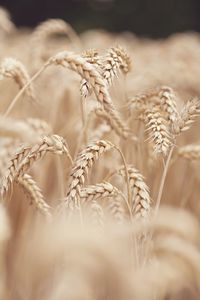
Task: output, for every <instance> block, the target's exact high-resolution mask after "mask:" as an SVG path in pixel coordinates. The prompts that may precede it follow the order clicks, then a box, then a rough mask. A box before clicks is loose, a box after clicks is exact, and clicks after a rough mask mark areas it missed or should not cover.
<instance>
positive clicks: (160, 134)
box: [145, 107, 171, 155]
mask: <svg viewBox="0 0 200 300" xmlns="http://www.w3.org/2000/svg"><path fill="white" fill-rule="evenodd" d="M145 125H146V128H147V132H148V135H149V139H150V140H151V141H152V142H153V144H154V151H155V153H157V154H163V155H166V154H167V152H168V150H169V147H170V146H171V141H170V139H171V136H170V133H169V131H168V128H167V124H166V120H165V119H164V118H163V117H162V115H161V113H160V112H159V110H158V109H157V108H156V107H152V109H147V110H146V111H145Z"/></svg>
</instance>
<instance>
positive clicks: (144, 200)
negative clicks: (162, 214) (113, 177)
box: [118, 165, 151, 218]
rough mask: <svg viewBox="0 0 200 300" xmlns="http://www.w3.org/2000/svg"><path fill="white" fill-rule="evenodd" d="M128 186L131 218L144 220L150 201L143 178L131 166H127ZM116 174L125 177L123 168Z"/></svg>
mask: <svg viewBox="0 0 200 300" xmlns="http://www.w3.org/2000/svg"><path fill="white" fill-rule="evenodd" d="M127 169H128V176H129V185H130V188H131V196H132V197H131V199H132V200H131V210H132V214H133V217H135V218H141V217H142V218H146V217H147V216H148V215H149V213H150V208H151V200H150V195H149V188H148V186H147V185H146V183H145V182H144V177H143V176H142V175H141V174H140V172H139V171H138V170H137V169H135V168H134V167H133V166H131V165H128V166H127ZM118 173H119V174H120V175H122V176H123V177H125V170H124V167H123V168H120V169H119V170H118Z"/></svg>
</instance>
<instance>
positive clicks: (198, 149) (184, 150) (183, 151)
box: [177, 144, 200, 160]
mask: <svg viewBox="0 0 200 300" xmlns="http://www.w3.org/2000/svg"><path fill="white" fill-rule="evenodd" d="M177 153H178V156H180V157H183V158H185V159H188V160H196V159H200V144H190V145H186V146H182V147H179V148H178V151H177Z"/></svg>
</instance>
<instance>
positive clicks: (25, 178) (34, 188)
mask: <svg viewBox="0 0 200 300" xmlns="http://www.w3.org/2000/svg"><path fill="white" fill-rule="evenodd" d="M16 183H17V184H18V185H19V186H20V187H21V188H22V189H23V191H24V193H25V194H26V196H27V198H28V199H29V200H30V201H31V204H33V205H34V206H35V207H36V208H37V209H38V211H39V212H40V213H41V214H42V215H44V216H46V217H51V213H50V206H49V205H48V204H47V203H46V202H45V200H44V197H43V195H42V191H41V189H40V188H39V187H38V185H37V183H36V182H35V181H34V180H33V178H32V177H31V176H30V175H28V174H23V175H22V176H20V177H18V178H17V179H16Z"/></svg>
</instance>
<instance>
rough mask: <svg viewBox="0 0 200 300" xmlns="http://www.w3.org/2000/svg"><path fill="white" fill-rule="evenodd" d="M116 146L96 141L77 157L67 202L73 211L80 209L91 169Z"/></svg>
mask: <svg viewBox="0 0 200 300" xmlns="http://www.w3.org/2000/svg"><path fill="white" fill-rule="evenodd" d="M113 147H114V145H113V144H112V143H110V142H108V141H103V140H100V141H96V142H93V143H91V144H89V145H88V146H87V147H86V148H85V149H83V150H82V151H81V152H80V153H79V155H78V156H77V158H76V160H75V162H74V167H73V169H72V172H71V176H70V185H69V190H68V193H67V198H66V200H65V202H67V204H68V205H69V206H70V205H71V207H72V209H73V207H78V206H79V205H78V202H77V201H78V198H79V197H80V194H81V190H82V188H83V185H84V183H85V179H86V176H87V174H88V171H89V169H91V168H92V166H93V164H94V162H95V161H96V160H98V159H99V157H100V156H101V155H102V154H103V153H105V152H106V151H109V150H110V149H112V148H113Z"/></svg>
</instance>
